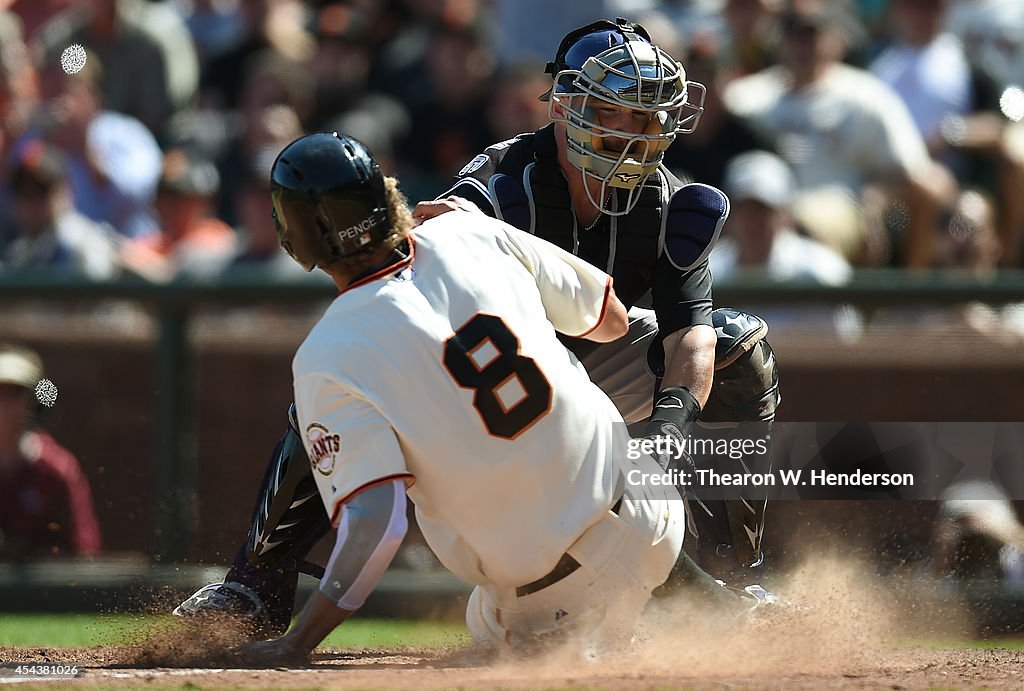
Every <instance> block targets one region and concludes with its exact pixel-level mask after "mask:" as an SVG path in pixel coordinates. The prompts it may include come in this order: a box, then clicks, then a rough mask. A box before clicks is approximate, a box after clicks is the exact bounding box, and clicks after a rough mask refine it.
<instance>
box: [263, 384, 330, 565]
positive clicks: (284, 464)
mask: <svg viewBox="0 0 1024 691" xmlns="http://www.w3.org/2000/svg"><path fill="white" fill-rule="evenodd" d="M327 527H328V516H327V512H326V511H325V510H324V506H323V503H322V502H321V501H320V492H319V490H318V489H317V486H316V481H315V480H314V479H313V472H312V469H311V467H310V464H309V458H308V457H307V456H306V449H305V448H304V447H303V445H302V439H301V438H300V437H299V432H298V422H297V421H296V418H295V405H294V404H292V405H291V407H289V408H288V429H287V430H285V433H284V436H282V437H281V439H280V440H279V441H278V442H277V446H276V447H274V453H273V454H272V455H271V459H270V465H269V466H267V471H266V473H265V474H264V476H263V482H262V483H261V484H260V490H259V499H258V500H257V502H256V508H255V509H254V511H253V515H252V519H251V521H250V523H249V535H248V537H247V538H246V542H245V556H246V560H247V561H248V562H249V563H251V564H253V565H254V566H258V567H276V566H280V565H282V564H283V563H284V562H285V561H286V560H288V559H293V560H302V559H304V558H305V556H306V553H307V552H309V550H310V549H312V547H313V545H314V544H316V542H317V541H318V540H319V539H320V538H321V537H323V536H324V534H326V532H327ZM285 565H286V566H291V565H290V564H285ZM296 569H297V567H296Z"/></svg>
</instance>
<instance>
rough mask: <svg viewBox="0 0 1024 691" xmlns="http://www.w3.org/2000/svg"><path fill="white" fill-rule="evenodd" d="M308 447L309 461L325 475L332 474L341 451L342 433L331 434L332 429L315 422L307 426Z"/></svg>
mask: <svg viewBox="0 0 1024 691" xmlns="http://www.w3.org/2000/svg"><path fill="white" fill-rule="evenodd" d="M306 441H307V442H308V443H307V448H308V449H309V462H310V463H311V464H312V465H313V467H314V468H316V469H317V471H319V472H320V473H322V474H324V475H330V474H331V471H332V470H334V458H335V456H337V455H338V454H339V453H341V435H340V434H331V431H330V430H329V429H327V428H326V427H324V426H323V425H321V424H320V423H319V422H314V423H311V424H310V425H309V427H307V428H306Z"/></svg>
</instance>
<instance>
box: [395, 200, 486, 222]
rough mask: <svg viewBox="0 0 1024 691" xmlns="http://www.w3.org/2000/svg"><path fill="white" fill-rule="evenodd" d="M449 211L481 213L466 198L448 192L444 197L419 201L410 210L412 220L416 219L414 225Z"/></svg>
mask: <svg viewBox="0 0 1024 691" xmlns="http://www.w3.org/2000/svg"><path fill="white" fill-rule="evenodd" d="M449 211H468V212H470V213H478V214H479V213H483V212H482V211H480V209H479V208H477V205H476V204H474V203H473V202H471V201H469V200H468V199H464V198H462V197H456V196H455V195H454V194H450V195H448V196H447V197H445V198H444V199H432V200H431V201H426V202H420V203H418V204H417V205H416V208H414V209H413V210H412V217H413V220H415V221H416V225H419V224H420V223H423V222H424V221H429V220H430V219H432V218H436V217H438V216H440V215H441V214H446V213H448V212H449Z"/></svg>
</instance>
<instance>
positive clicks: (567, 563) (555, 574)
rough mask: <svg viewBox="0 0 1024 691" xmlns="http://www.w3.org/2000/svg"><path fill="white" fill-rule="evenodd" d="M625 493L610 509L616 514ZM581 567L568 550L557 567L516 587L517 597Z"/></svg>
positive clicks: (542, 588)
mask: <svg viewBox="0 0 1024 691" xmlns="http://www.w3.org/2000/svg"><path fill="white" fill-rule="evenodd" d="M624 498H625V495H623V496H621V497H619V500H618V501H617V502H615V503H614V504H612V508H610V509H608V510H609V511H611V512H612V513H614V514H615V515H618V514H619V510H620V509H621V508H622V500H623V499H624ZM578 568H580V563H579V562H578V561H576V560H575V559H573V558H572V556H571V555H570V554H569V553H568V552H566V553H565V554H563V555H562V558H561V559H559V560H558V563H557V564H555V568H553V569H551V572H550V573H548V575H546V576H541V577H540V578H538V579H537V580H535V581H533V582H532V583H527V584H526V585H521V586H519V587H518V588H516V597H525V596H527V595H530V594H531V593H535V592H537V591H538V590H544V588H547V587H548V586H549V585H554V584H555V583H558V581H560V580H562V579H563V578H565V577H566V576H568V575H569V574H571V573H572V572H574V571H575V570H576V569H578Z"/></svg>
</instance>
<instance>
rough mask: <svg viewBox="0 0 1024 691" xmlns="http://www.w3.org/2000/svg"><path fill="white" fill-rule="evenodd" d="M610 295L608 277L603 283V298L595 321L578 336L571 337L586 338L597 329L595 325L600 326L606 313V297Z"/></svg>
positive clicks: (610, 288) (609, 278) (610, 282)
mask: <svg viewBox="0 0 1024 691" xmlns="http://www.w3.org/2000/svg"><path fill="white" fill-rule="evenodd" d="M611 295H612V277H611V276H609V277H608V281H607V282H606V283H605V284H604V300H603V301H602V302H601V313H600V315H598V317H597V323H596V324H594V325H593V326H592V327H590V328H589V329H587V330H586V331H584V332H583V333H581V334H580V335H579V336H573V338H586V337H587V336H589V335H590V334H592V333H594V331H596V330H597V327H599V326H601V323H602V322H603V321H604V318H605V315H607V314H608V298H610V297H611Z"/></svg>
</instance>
